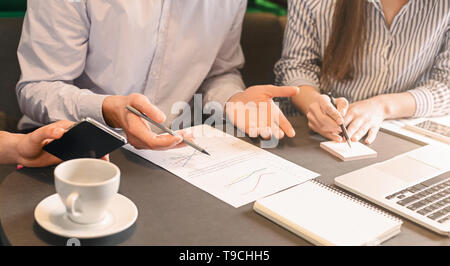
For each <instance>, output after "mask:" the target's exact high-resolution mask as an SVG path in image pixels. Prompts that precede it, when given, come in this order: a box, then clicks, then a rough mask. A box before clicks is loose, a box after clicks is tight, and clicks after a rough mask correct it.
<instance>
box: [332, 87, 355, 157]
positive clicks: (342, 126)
mask: <svg viewBox="0 0 450 266" xmlns="http://www.w3.org/2000/svg"><path fill="white" fill-rule="evenodd" d="M328 96H329V97H330V99H331V103H332V104H333V106H334V108H337V105H336V100H335V99H334V97H333V95H331V93H328ZM341 129H342V134H343V135H344V137H345V139H346V140H347V144H348V146H349V147H350V148H351V147H352V145H351V141H350V138H349V137H348V133H347V129H346V128H345V125H344V123H342V124H341Z"/></svg>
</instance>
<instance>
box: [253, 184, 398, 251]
mask: <svg viewBox="0 0 450 266" xmlns="http://www.w3.org/2000/svg"><path fill="white" fill-rule="evenodd" d="M328 189H329V188H325V187H324V186H323V185H321V184H317V183H316V182H314V181H309V182H306V183H303V184H301V185H298V186H296V187H294V188H291V189H288V190H286V191H283V192H281V193H278V194H275V195H272V196H269V197H267V198H264V199H261V200H258V201H257V202H256V204H255V210H256V211H257V212H259V213H261V214H262V215H264V216H267V217H268V218H269V219H271V220H274V222H276V223H279V224H280V225H282V226H284V227H287V228H288V229H289V230H291V231H293V232H294V233H296V234H298V235H300V236H301V237H304V238H305V239H307V240H309V241H310V242H312V243H313V244H317V245H339V246H340V245H374V244H375V245H376V244H379V241H377V240H381V241H382V240H384V239H385V238H386V235H389V234H392V233H393V232H395V231H398V230H399V227H400V225H401V223H402V222H401V221H400V220H399V219H397V218H394V217H392V216H389V215H387V214H386V213H384V212H381V211H379V210H378V209H373V207H371V206H368V205H363V204H362V203H359V202H355V201H354V199H349V198H347V196H345V195H341V194H338V193H339V192H336V191H334V190H328Z"/></svg>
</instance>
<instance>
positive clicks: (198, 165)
mask: <svg viewBox="0 0 450 266" xmlns="http://www.w3.org/2000/svg"><path fill="white" fill-rule="evenodd" d="M192 131H193V132H194V136H195V143H196V144H197V145H199V146H201V147H203V148H205V149H206V150H207V151H208V152H209V153H210V154H211V156H208V155H205V154H203V153H200V152H196V151H195V150H194V149H193V148H192V147H188V146H186V147H182V148H178V149H171V150H167V151H154V150H136V149H134V148H133V147H131V146H129V145H128V146H127V147H126V148H127V149H128V150H130V151H132V152H134V153H136V154H137V155H139V156H141V157H143V158H145V159H147V160H149V161H151V162H153V163H154V164H157V165H159V166H161V167H162V168H164V169H167V170H168V171H170V172H171V173H173V174H175V175H177V176H178V177H180V178H182V179H183V180H185V181H186V182H188V183H190V184H192V185H194V186H196V187H198V188H200V189H202V190H204V191H206V192H208V193H210V194H211V195H213V196H215V197H217V198H218V199H220V200H223V201H225V202H226V203H228V204H230V205H232V206H233V207H236V208H237V207H240V206H243V205H245V204H249V203H251V202H253V201H255V200H257V199H260V198H262V197H265V196H268V195H271V194H273V193H276V192H278V191H281V190H284V189H287V188H289V187H292V186H295V185H298V184H300V183H302V182H305V181H307V180H309V179H311V178H314V177H317V176H318V174H316V173H314V172H312V171H309V170H308V169H305V168H303V167H301V166H298V165H296V164H294V163H292V162H289V161H287V160H284V159H283V158H281V157H278V156H276V155H274V154H272V153H270V152H268V151H266V150H262V149H260V148H258V147H257V146H254V145H252V144H251V143H248V142H245V141H243V140H241V139H238V138H235V137H233V136H231V135H226V134H225V133H223V132H221V131H219V130H217V129H214V128H212V127H209V126H206V125H202V126H196V127H194V128H192ZM197 131H201V132H200V133H202V134H196V133H195V132H197Z"/></svg>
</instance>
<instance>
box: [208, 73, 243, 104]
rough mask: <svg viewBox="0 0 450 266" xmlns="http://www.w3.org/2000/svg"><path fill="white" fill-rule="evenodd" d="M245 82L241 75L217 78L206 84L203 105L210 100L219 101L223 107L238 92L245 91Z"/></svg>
mask: <svg viewBox="0 0 450 266" xmlns="http://www.w3.org/2000/svg"><path fill="white" fill-rule="evenodd" d="M244 89H245V84H244V82H243V81H242V79H241V78H240V77H233V78H226V79H222V80H215V81H213V82H211V83H210V84H207V85H206V90H205V91H206V93H205V95H204V101H203V105H206V104H207V103H209V102H218V103H219V104H220V106H221V107H222V108H224V107H225V104H226V103H227V102H228V100H229V99H230V98H231V97H232V96H233V95H235V94H236V93H239V92H243V91H244Z"/></svg>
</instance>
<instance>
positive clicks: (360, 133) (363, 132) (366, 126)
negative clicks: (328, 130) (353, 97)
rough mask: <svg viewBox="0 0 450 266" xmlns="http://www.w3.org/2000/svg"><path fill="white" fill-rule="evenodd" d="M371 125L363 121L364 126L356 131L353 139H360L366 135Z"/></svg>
mask: <svg viewBox="0 0 450 266" xmlns="http://www.w3.org/2000/svg"><path fill="white" fill-rule="evenodd" d="M370 127H371V125H370V124H369V123H367V122H366V123H363V124H362V126H361V127H360V128H359V129H358V130H357V131H356V133H355V134H354V135H353V137H351V139H352V141H359V140H360V139H361V138H362V137H364V136H365V135H366V134H367V132H368V131H369V129H370Z"/></svg>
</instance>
